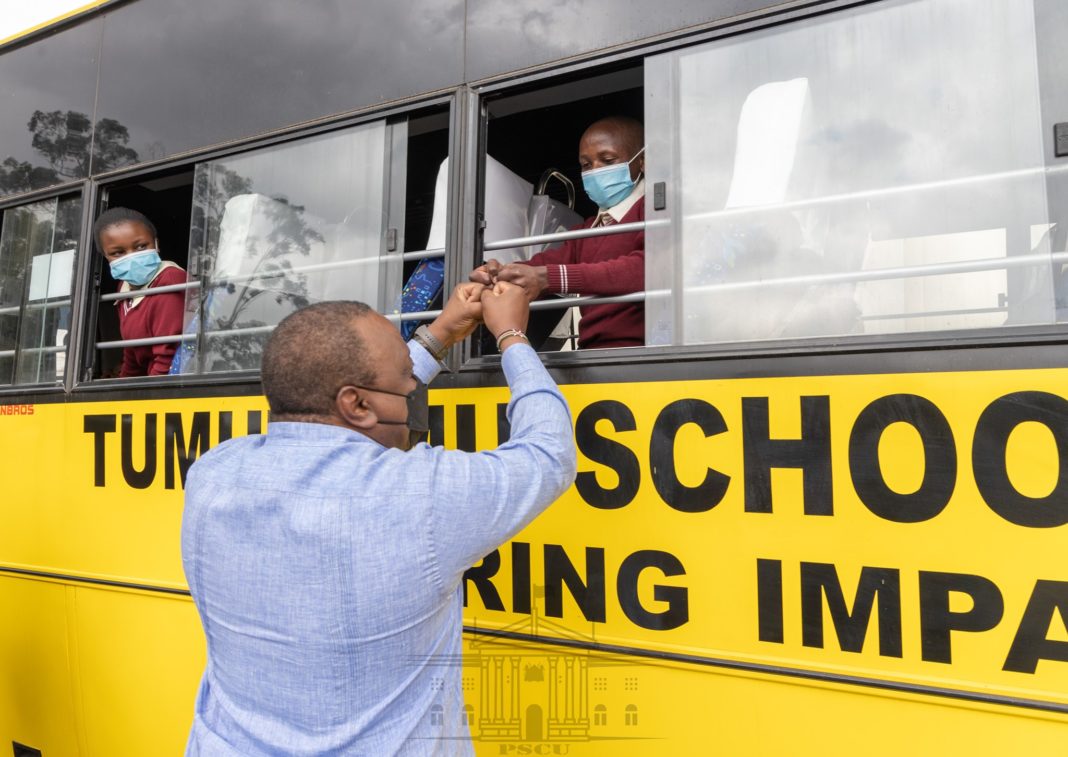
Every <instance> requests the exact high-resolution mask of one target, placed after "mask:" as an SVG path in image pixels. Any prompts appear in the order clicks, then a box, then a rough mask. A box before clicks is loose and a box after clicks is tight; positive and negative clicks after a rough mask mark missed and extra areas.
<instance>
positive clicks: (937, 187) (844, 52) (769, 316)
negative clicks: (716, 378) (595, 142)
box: [646, 0, 1064, 344]
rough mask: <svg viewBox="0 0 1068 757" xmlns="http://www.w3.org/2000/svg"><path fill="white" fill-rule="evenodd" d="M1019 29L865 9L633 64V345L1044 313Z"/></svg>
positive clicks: (1041, 217) (921, 11)
mask: <svg viewBox="0 0 1068 757" xmlns="http://www.w3.org/2000/svg"><path fill="white" fill-rule="evenodd" d="M1035 34H1036V30H1035V20H1034V14H1033V9H1032V8H1031V7H1030V5H1029V4H1024V5H1023V7H1021V5H1020V4H1018V3H1014V2H1012V1H1011V0H980V2H979V3H978V4H976V3H967V4H965V3H959V2H950V1H948V0H945V1H943V0H932V2H927V3H885V4H879V5H875V6H865V7H863V8H857V9H854V10H850V11H845V12H842V13H836V14H832V15H828V16H826V17H823V18H821V19H818V20H815V21H813V23H810V24H804V25H794V26H788V27H777V28H773V29H769V30H766V31H762V32H758V33H755V34H751V35H745V36H742V37H736V38H731V39H725V40H722V41H717V42H713V43H709V44H706V45H702V46H698V47H693V48H689V49H686V50H680V51H677V52H672V53H668V54H665V55H662V56H657V57H654V58H650V59H648V60H647V61H646V76H647V79H646V88H647V91H650V92H653V91H655V92H658V93H672V94H671V95H669V96H668V97H666V98H665V97H661V98H650V99H649V101H648V103H647V104H648V108H647V123H646V126H647V135H648V141H649V159H648V161H647V165H648V166H649V168H650V181H651V182H653V183H654V184H655V183H662V185H663V186H664V187H665V188H666V196H667V198H668V202H667V207H666V208H664V209H663V210H662V211H659V212H656V213H653V214H651V216H650V219H649V221H650V229H649V233H648V235H647V240H646V242H647V249H648V252H647V257H646V264H647V269H646V271H647V277H648V278H649V281H648V288H649V289H650V290H653V291H654V292H655V294H651V295H650V298H649V299H648V300H647V327H648V329H649V333H648V338H649V342H650V343H651V344H693V343H723V342H736V341H749V340H766V339H776V338H787V337H828V336H838V335H847V334H868V335H881V334H891V333H903V332H929V331H936V330H947V329H969V328H983V327H998V326H1002V325H1014V324H1034V323H1049V322H1051V321H1052V320H1054V318H1055V309H1054V287H1053V280H1054V279H1055V278H1057V277H1058V276H1059V272H1060V270H1061V267H1062V262H1063V261H1062V260H1061V259H1058V257H1057V256H1056V255H1053V254H1051V240H1052V241H1053V243H1054V249H1055V250H1063V249H1064V245H1063V234H1062V235H1061V237H1062V239H1061V240H1060V246H1059V247H1058V246H1056V244H1057V234H1056V232H1055V231H1054V232H1053V233H1051V219H1050V218H1049V206H1048V204H1047V169H1046V166H1045V163H1044V153H1043V142H1042V139H1043V131H1044V129H1042V128H1041V124H1042V120H1041V108H1040V106H1041V102H1040V97H1039V82H1038V79H1037V77H1036V74H1035V72H1036V70H1037V63H1036V42H1035ZM888 61H893V62H894V64H893V65H892V66H888V65H887V62H888ZM1006 103H1011V104H1012V107H1006Z"/></svg>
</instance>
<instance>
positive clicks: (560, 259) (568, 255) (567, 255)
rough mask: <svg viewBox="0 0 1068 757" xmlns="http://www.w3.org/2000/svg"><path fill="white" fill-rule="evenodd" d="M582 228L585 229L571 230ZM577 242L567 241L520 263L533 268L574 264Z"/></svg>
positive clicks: (577, 227) (573, 240) (574, 240)
mask: <svg viewBox="0 0 1068 757" xmlns="http://www.w3.org/2000/svg"><path fill="white" fill-rule="evenodd" d="M582 228H585V226H584V225H583V226H576V227H575V228H574V229H572V231H575V230H576V229H582ZM577 241H579V240H576V239H568V240H566V241H565V242H564V243H563V244H561V245H560V246H559V247H553V248H552V249H550V250H545V251H544V252H539V253H538V254H537V255H531V257H530V260H525V261H522V262H523V263H524V264H526V265H534V266H541V265H544V266H549V265H560V264H563V263H574V262H575V260H576V258H575V246H576V245H575V242H577Z"/></svg>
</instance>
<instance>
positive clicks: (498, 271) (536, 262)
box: [470, 116, 645, 349]
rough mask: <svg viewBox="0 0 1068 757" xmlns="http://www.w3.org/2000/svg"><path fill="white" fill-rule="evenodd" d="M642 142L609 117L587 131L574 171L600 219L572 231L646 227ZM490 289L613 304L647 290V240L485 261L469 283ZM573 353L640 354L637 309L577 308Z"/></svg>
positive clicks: (605, 240) (641, 310)
mask: <svg viewBox="0 0 1068 757" xmlns="http://www.w3.org/2000/svg"><path fill="white" fill-rule="evenodd" d="M644 141H645V136H644V132H643V129H642V125H641V124H640V123H639V122H638V121H635V120H634V119H631V118H624V117H620V116H614V117H611V118H604V119H601V120H600V121H597V122H596V123H594V124H592V125H591V126H590V127H589V128H588V129H586V131H585V133H584V134H583V135H582V139H581V140H580V141H579V166H580V167H581V168H582V184H583V187H584V188H585V190H586V194H587V195H589V197H590V199H591V200H593V201H594V202H596V203H597V206H598V207H599V208H600V212H599V213H598V214H597V215H596V216H593V217H592V218H587V219H586V220H585V222H583V224H582V226H580V227H578V228H584V229H588V228H591V227H593V226H610V225H612V224H616V223H632V222H635V221H644V220H645V203H644V201H643V200H644V196H645V180H644V178H642V177H643V175H644V171H645V158H644V156H643V155H642V154H641V153H642V151H643V150H644V148H643V146H642V145H643V143H644ZM470 279H471V281H475V282H478V283H481V284H485V285H487V286H491V285H492V284H493V283H494V282H496V281H508V282H511V283H513V284H517V285H519V286H521V287H523V289H525V290H526V292H527V296H528V297H529V298H530V299H531V300H534V299H537V298H538V297H540V296H541V295H542V294H543V293H545V292H548V293H553V294H584V295H598V296H604V297H608V296H613V295H620V294H629V293H630V292H640V291H641V290H642V289H644V288H645V233H644V232H642V231H637V232H629V233H626V234H613V235H611V236H604V237H591V238H588V239H573V240H568V241H566V242H564V243H563V244H562V245H561V246H560V247H557V248H556V249H552V250H546V251H545V252H540V253H538V254H537V255H535V256H533V257H532V258H531V259H530V260H528V261H526V262H525V263H511V264H509V265H505V266H502V265H501V264H500V262H498V261H497V260H488V261H486V263H485V264H484V265H482V266H479V267H478V268H476V269H475V270H474V271H472V272H471V275H470ZM580 311H581V313H582V321H581V323H580V326H579V347H580V348H581V349H589V348H593V347H640V346H641V345H643V344H644V343H645V307H644V305H643V304H642V303H626V304H620V305H587V306H585V307H582V308H580Z"/></svg>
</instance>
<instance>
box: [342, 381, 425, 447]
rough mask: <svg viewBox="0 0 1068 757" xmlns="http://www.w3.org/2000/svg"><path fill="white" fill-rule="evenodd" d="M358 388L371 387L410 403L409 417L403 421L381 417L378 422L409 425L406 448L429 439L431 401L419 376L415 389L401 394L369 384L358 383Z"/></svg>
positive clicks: (388, 424)
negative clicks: (361, 384) (387, 419)
mask: <svg viewBox="0 0 1068 757" xmlns="http://www.w3.org/2000/svg"><path fill="white" fill-rule="evenodd" d="M356 388H357V389H369V390H370V391H372V392H381V393H382V394H392V395H393V396H394V397H404V399H405V401H406V403H407V405H408V417H407V418H406V419H404V420H403V421H384V420H382V419H381V418H379V419H378V422H379V423H381V424H382V425H383V426H407V427H408V446H407V447H405V448H404V449H405V450H410V449H411V448H412V447H414V446H415V445H417V444H419V442H425V441H426V440H427V434H428V433H429V432H430V401H429V399H428V394H427V386H426V384H424V383H423V382H422V381H421V380H420V379H419V378H416V379H415V389H413V390H412V391H410V392H408V393H407V394H401V393H400V392H391V391H389V390H388V389H374V388H372V387H369V386H359V385H356Z"/></svg>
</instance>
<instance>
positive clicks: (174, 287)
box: [0, 247, 445, 315]
mask: <svg viewBox="0 0 1068 757" xmlns="http://www.w3.org/2000/svg"><path fill="white" fill-rule="evenodd" d="M444 256H445V248H444V247H441V248H437V249H432V250H416V251H414V252H405V253H403V254H402V255H382V256H379V257H373V258H357V259H356V260H342V261H337V262H332V263H316V264H314V265H306V266H300V267H297V268H282V269H274V270H270V271H264V272H262V273H251V274H244V275H242V276H227V277H223V278H220V279H218V280H216V281H213V280H211V279H209V283H208V286H218V285H224V284H238V283H241V282H244V281H253V280H256V279H271V278H278V277H280V276H286V275H288V274H293V273H313V272H316V271H330V270H334V269H337V268H348V267H350V266H355V265H363V264H366V263H385V262H389V261H391V260H398V259H399V260H404V261H407V260H423V259H425V258H440V257H444ZM200 286H201V282H200V281H198V280H193V281H186V282H183V283H181V284H168V285H167V286H162V287H151V288H149V289H135V290H131V291H129V292H113V293H111V294H104V295H101V296H100V301H101V302H115V301H118V300H130V299H135V298H137V297H151V296H153V295H157V294H167V293H169V292H184V291H188V290H190V289H199V288H200ZM7 310H8V309H7V308H4V309H0V315H4V314H5V313H6V312H7ZM14 312H18V308H14Z"/></svg>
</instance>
